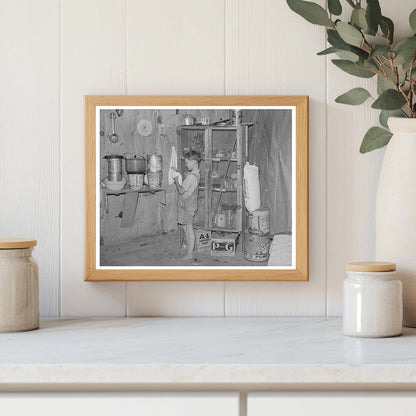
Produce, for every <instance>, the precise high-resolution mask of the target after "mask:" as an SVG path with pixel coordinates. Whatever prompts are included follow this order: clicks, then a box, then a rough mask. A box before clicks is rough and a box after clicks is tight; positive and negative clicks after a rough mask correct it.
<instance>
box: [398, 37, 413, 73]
mask: <svg viewBox="0 0 416 416" xmlns="http://www.w3.org/2000/svg"><path fill="white" fill-rule="evenodd" d="M393 50H394V52H395V54H396V56H395V58H394V64H395V65H402V67H403V69H404V70H405V71H407V70H408V69H409V66H410V62H411V61H412V59H413V57H414V56H415V54H416V36H411V37H408V38H405V39H403V40H401V41H400V42H399V43H398V44H397V45H396V46H395V47H394V49H393Z"/></svg>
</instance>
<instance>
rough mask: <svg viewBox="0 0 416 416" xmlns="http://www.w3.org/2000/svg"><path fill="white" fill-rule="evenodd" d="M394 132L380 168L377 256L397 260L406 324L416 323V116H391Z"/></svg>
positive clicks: (391, 129)
mask: <svg viewBox="0 0 416 416" xmlns="http://www.w3.org/2000/svg"><path fill="white" fill-rule="evenodd" d="M388 125H389V128H390V131H391V132H392V133H393V137H392V138H391V140H390V142H389V144H388V145H387V148H386V153H385V155H384V160H383V164H382V167H381V172H380V180H379V185H378V191H377V203H376V260H379V261H392V262H395V263H396V264H397V268H398V273H399V278H400V279H401V280H402V282H403V324H404V325H405V326H411V327H416V119H409V118H399V117H391V118H390V119H389V121H388Z"/></svg>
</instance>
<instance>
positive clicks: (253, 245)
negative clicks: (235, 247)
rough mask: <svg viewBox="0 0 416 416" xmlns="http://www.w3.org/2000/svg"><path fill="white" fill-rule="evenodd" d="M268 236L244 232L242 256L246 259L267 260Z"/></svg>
mask: <svg viewBox="0 0 416 416" xmlns="http://www.w3.org/2000/svg"><path fill="white" fill-rule="evenodd" d="M269 250H270V237H269V234H267V235H257V234H251V233H250V232H248V231H245V232H244V258H245V259H246V260H248V261H256V262H261V261H267V260H269Z"/></svg>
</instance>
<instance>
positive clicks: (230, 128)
mask: <svg viewBox="0 0 416 416" xmlns="http://www.w3.org/2000/svg"><path fill="white" fill-rule="evenodd" d="M253 124H254V123H241V125H239V126H233V125H231V124H227V125H225V126H218V125H214V124H209V125H206V126H203V125H193V126H180V128H181V129H182V130H205V129H211V130H237V129H238V128H239V127H250V126H252V125H253Z"/></svg>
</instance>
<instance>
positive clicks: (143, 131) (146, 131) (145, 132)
mask: <svg viewBox="0 0 416 416" xmlns="http://www.w3.org/2000/svg"><path fill="white" fill-rule="evenodd" d="M152 131H153V126H152V123H151V122H150V121H149V120H146V119H143V120H140V121H139V122H138V123H137V132H138V133H139V134H140V136H143V137H147V136H150V135H151V134H152Z"/></svg>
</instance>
